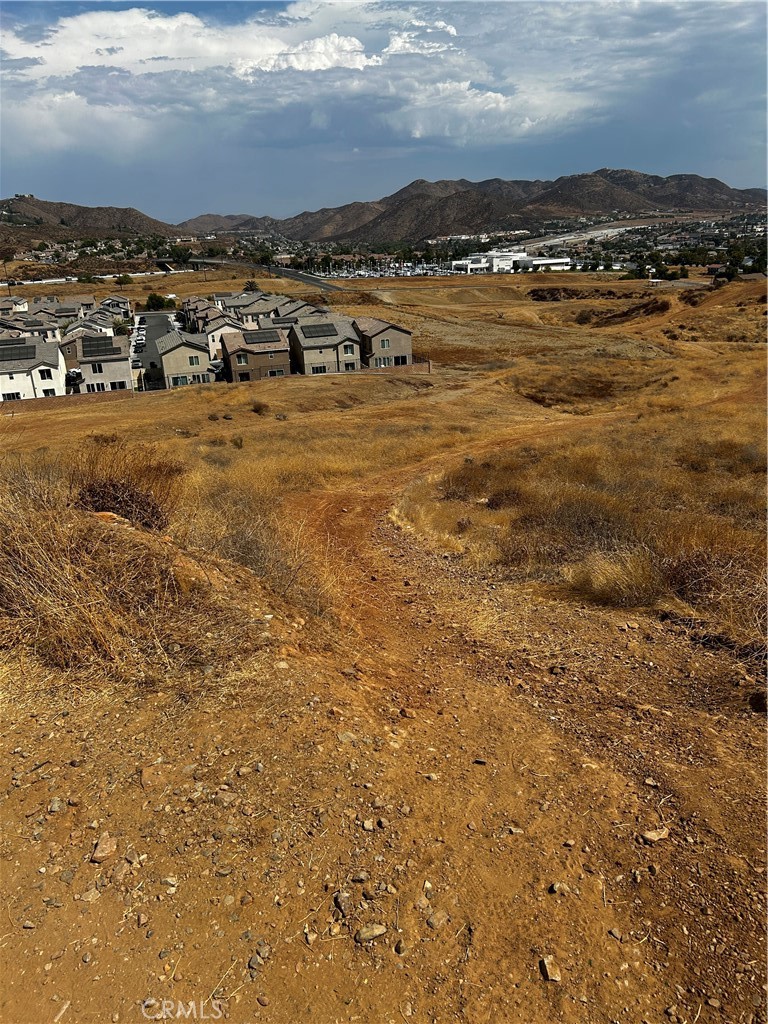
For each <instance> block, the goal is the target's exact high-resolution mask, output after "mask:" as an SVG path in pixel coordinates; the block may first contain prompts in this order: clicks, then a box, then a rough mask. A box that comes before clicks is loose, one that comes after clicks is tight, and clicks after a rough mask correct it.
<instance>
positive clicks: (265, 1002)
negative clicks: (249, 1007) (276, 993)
mask: <svg viewBox="0 0 768 1024" xmlns="http://www.w3.org/2000/svg"><path fill="white" fill-rule="evenodd" d="M256 1002H257V1003H258V1004H259V1006H269V996H257V997H256Z"/></svg>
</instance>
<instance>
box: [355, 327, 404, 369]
mask: <svg viewBox="0 0 768 1024" xmlns="http://www.w3.org/2000/svg"><path fill="white" fill-rule="evenodd" d="M354 324H355V327H356V328H357V333H358V335H359V337H360V349H361V353H362V356H361V357H362V361H363V364H364V365H365V366H367V367H369V368H373V369H379V368H381V367H384V366H407V365H408V364H409V363H412V362H413V346H412V342H411V332H410V331H407V330H406V329H405V328H404V327H397V326H396V325H395V324H390V323H388V322H387V321H386V320H378V319H376V318H375V317H371V316H361V317H358V318H357V319H356V320H355V321H354Z"/></svg>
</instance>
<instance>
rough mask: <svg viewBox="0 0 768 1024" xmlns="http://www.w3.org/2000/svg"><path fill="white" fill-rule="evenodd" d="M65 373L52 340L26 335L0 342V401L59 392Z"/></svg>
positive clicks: (56, 346)
mask: <svg viewBox="0 0 768 1024" xmlns="http://www.w3.org/2000/svg"><path fill="white" fill-rule="evenodd" d="M65 373H66V368H65V366H64V357H63V356H62V354H61V350H60V349H59V346H58V345H56V344H55V343H54V342H49V341H38V340H36V339H29V338H17V339H15V340H13V341H11V340H10V339H8V338H5V339H3V341H2V342H0V402H3V403H4V402H18V401H22V400H23V399H25V398H54V397H56V396H57V395H63V394H65V393H66V389H65V382H64V379H65Z"/></svg>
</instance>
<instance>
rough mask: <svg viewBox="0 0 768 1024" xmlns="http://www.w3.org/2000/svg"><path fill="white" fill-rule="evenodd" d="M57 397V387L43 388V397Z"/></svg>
mask: <svg viewBox="0 0 768 1024" xmlns="http://www.w3.org/2000/svg"><path fill="white" fill-rule="evenodd" d="M55 397H56V389H55V388H43V398H55Z"/></svg>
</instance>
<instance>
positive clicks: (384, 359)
mask: <svg viewBox="0 0 768 1024" xmlns="http://www.w3.org/2000/svg"><path fill="white" fill-rule="evenodd" d="M374 363H375V365H376V366H391V365H392V356H376V358H375V359H374Z"/></svg>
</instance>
